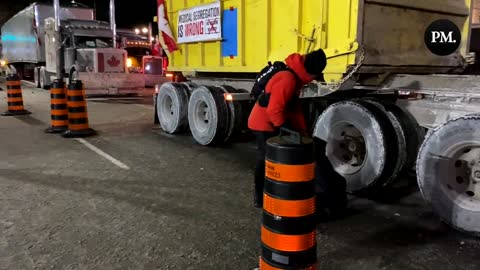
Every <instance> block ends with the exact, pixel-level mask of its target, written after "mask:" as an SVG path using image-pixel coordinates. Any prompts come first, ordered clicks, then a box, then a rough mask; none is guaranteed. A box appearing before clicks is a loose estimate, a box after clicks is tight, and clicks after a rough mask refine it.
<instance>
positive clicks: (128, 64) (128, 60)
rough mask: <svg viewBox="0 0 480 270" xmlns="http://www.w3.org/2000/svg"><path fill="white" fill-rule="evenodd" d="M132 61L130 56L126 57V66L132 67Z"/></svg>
mask: <svg viewBox="0 0 480 270" xmlns="http://www.w3.org/2000/svg"><path fill="white" fill-rule="evenodd" d="M132 62H133V61H132V58H128V59H127V67H128V68H130V67H132Z"/></svg>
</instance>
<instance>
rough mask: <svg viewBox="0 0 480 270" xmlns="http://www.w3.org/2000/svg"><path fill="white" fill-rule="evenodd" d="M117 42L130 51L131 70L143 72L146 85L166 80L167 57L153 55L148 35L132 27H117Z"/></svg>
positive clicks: (128, 64) (149, 85)
mask: <svg viewBox="0 0 480 270" xmlns="http://www.w3.org/2000/svg"><path fill="white" fill-rule="evenodd" d="M117 42H118V44H120V48H123V49H125V50H126V51H127V53H128V58H127V67H128V69H129V72H131V73H140V74H143V78H144V80H145V86H147V87H153V86H155V85H156V84H161V83H163V82H165V81H166V77H165V69H166V61H165V57H161V56H154V55H152V47H153V45H152V42H150V41H149V40H148V37H147V36H143V35H141V34H137V33H135V31H134V30H130V29H117Z"/></svg>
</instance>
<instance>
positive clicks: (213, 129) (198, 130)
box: [188, 86, 231, 146]
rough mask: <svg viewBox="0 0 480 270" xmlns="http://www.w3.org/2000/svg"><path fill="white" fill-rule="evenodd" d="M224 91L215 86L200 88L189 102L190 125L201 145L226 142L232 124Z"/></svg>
mask: <svg viewBox="0 0 480 270" xmlns="http://www.w3.org/2000/svg"><path fill="white" fill-rule="evenodd" d="M223 94H224V90H222V89H221V88H219V87H214V86H199V87H197V88H196V89H194V90H193V93H192V96H191V97H190V101H189V102H188V124H189V126H190V131H191V132H192V135H193V138H194V139H195V141H197V143H199V144H200V145H204V146H207V145H215V144H218V143H222V142H224V141H225V138H226V137H227V135H228V130H229V124H230V117H231V116H230V112H229V109H228V106H227V103H226V102H225V99H224V96H223Z"/></svg>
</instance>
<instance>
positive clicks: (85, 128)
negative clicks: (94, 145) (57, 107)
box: [62, 80, 96, 138]
mask: <svg viewBox="0 0 480 270" xmlns="http://www.w3.org/2000/svg"><path fill="white" fill-rule="evenodd" d="M67 108H68V130H67V131H65V132H64V133H62V136H63V137H65V138H78V137H88V136H93V135H95V134H96V131H95V130H93V129H91V128H90V126H89V124H88V111H87V101H86V99H85V89H84V86H83V83H82V81H80V80H75V81H72V82H70V84H69V85H68V90H67Z"/></svg>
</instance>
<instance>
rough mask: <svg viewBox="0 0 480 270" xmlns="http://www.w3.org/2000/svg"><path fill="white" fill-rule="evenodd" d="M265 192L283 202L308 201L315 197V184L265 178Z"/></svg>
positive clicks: (312, 182)
mask: <svg viewBox="0 0 480 270" xmlns="http://www.w3.org/2000/svg"><path fill="white" fill-rule="evenodd" d="M264 191H265V193H267V194H268V195H270V196H272V197H274V198H277V199H283V200H306V199H310V198H312V197H314V196H315V182H314V181H313V179H312V181H308V182H298V183H286V182H278V181H274V180H271V179H269V178H268V177H267V178H265V185H264Z"/></svg>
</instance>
